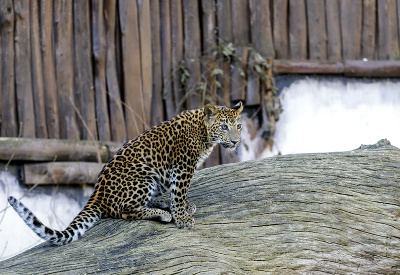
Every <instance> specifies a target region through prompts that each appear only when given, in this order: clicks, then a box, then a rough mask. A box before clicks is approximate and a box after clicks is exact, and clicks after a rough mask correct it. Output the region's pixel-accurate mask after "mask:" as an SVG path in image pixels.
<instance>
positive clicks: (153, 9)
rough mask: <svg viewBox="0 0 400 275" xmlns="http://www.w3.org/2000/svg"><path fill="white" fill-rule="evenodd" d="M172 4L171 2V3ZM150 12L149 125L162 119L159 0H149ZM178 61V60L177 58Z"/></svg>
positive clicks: (155, 123)
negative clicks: (150, 72)
mask: <svg viewBox="0 0 400 275" xmlns="http://www.w3.org/2000/svg"><path fill="white" fill-rule="evenodd" d="M171 4H172V3H171ZM150 13H151V49H152V62H151V63H152V68H153V69H152V71H153V80H154V81H153V86H152V87H153V95H152V98H151V125H157V124H158V123H160V122H161V121H164V120H165V118H164V104H163V97H162V81H161V79H162V68H161V42H160V40H161V38H160V1H158V0H151V1H150ZM179 62H180V60H179Z"/></svg>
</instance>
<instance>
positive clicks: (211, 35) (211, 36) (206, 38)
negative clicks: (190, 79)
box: [201, 0, 217, 104]
mask: <svg viewBox="0 0 400 275" xmlns="http://www.w3.org/2000/svg"><path fill="white" fill-rule="evenodd" d="M214 11H215V2H214V1H208V0H202V1H201V12H202V13H201V17H202V20H201V22H202V25H203V27H202V40H203V41H202V42H203V54H202V61H201V70H202V75H203V79H204V80H205V81H206V82H207V87H206V93H205V98H204V102H205V104H207V103H213V104H216V103H217V85H216V76H215V75H213V71H214V69H215V68H216V67H217V64H216V58H215V55H214V54H213V51H214V50H215V49H216V47H217V42H216V35H215V30H216V25H215V13H214Z"/></svg>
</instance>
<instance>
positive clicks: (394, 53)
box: [378, 0, 400, 60]
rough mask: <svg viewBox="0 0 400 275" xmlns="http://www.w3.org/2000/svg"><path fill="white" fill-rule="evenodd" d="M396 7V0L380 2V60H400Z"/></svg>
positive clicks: (382, 0)
mask: <svg viewBox="0 0 400 275" xmlns="http://www.w3.org/2000/svg"><path fill="white" fill-rule="evenodd" d="M396 6H397V5H396V1H395V0H378V25H379V32H378V58H379V59H380V60H388V59H389V60H398V59H399V58H400V48H399V33H398V31H397V24H396V23H397V21H396V18H397V14H396Z"/></svg>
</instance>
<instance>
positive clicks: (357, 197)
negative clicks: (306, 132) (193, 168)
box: [0, 141, 400, 274]
mask: <svg viewBox="0 0 400 275" xmlns="http://www.w3.org/2000/svg"><path fill="white" fill-rule="evenodd" d="M385 144H387V143H386V142H385V141H383V142H381V143H379V144H377V145H374V146H372V147H368V146H365V147H364V148H363V149H360V150H353V151H349V152H340V153H317V154H299V155H283V156H276V157H272V158H266V159H260V160H255V161H249V162H243V163H236V164H229V165H224V166H217V167H214V168H210V169H204V170H202V171H199V172H197V173H196V174H195V177H194V180H193V182H192V187H191V190H190V191H189V200H190V201H192V202H194V203H195V204H196V205H197V209H198V210H197V212H196V213H195V214H194V218H195V219H196V224H195V227H194V229H193V230H183V229H177V228H176V227H175V226H174V225H173V224H162V223H159V222H154V221H131V222H129V221H124V220H111V219H108V220H103V221H101V222H100V223H99V224H98V225H96V226H95V227H94V228H93V229H91V230H90V231H89V232H87V233H86V234H85V236H84V237H83V238H82V239H81V240H79V241H77V242H74V243H71V244H69V245H66V246H61V247H53V246H50V245H49V244H47V243H44V244H41V245H39V246H37V247H35V248H33V249H31V250H28V251H26V252H24V253H22V254H20V255H18V256H15V257H13V258H11V259H8V260H6V261H3V262H0V268H1V269H2V272H4V273H19V274H27V273H54V272H64V273H80V274H83V273H95V272H96V273H99V272H109V273H146V274H176V273H187V274H194V273H211V274H221V273H223V274H231V273H232V274H265V273H272V274H274V273H275V274H281V273H284V274H331V273H336V274H397V273H399V272H400V250H399V249H398V248H399V246H400V201H399V196H398V194H399V192H400V184H399V182H400V172H399V171H400V150H399V149H398V148H395V147H392V146H390V145H385Z"/></svg>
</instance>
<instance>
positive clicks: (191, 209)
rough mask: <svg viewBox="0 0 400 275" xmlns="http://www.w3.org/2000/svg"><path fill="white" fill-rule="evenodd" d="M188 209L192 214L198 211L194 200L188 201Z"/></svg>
mask: <svg viewBox="0 0 400 275" xmlns="http://www.w3.org/2000/svg"><path fill="white" fill-rule="evenodd" d="M186 211H187V212H188V213H189V214H190V215H193V214H194V212H196V205H195V204H194V203H193V202H190V201H186Z"/></svg>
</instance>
